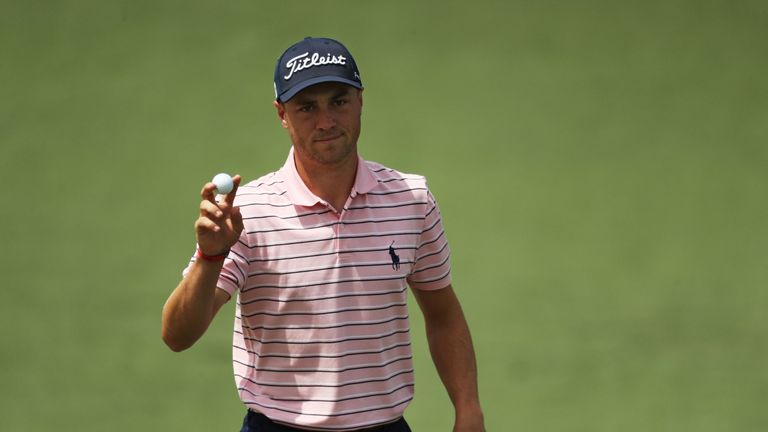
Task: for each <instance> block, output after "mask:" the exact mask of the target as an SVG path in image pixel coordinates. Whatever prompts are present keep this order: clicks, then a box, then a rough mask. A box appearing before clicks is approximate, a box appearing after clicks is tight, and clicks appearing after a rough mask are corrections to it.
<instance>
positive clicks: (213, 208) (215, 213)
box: [200, 200, 224, 219]
mask: <svg viewBox="0 0 768 432" xmlns="http://www.w3.org/2000/svg"><path fill="white" fill-rule="evenodd" d="M200 216H202V217H209V218H211V219H221V218H222V217H224V212H223V211H222V209H221V208H219V206H218V205H216V204H215V203H212V202H210V201H206V200H203V201H200Z"/></svg>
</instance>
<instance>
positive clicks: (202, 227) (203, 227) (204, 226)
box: [195, 217, 221, 233]
mask: <svg viewBox="0 0 768 432" xmlns="http://www.w3.org/2000/svg"><path fill="white" fill-rule="evenodd" d="M195 231H197V232H198V233H203V232H205V231H213V232H219V231H221V227H220V226H219V224H217V223H216V222H214V221H212V220H210V219H208V218H207V217H200V218H198V219H197V221H195Z"/></svg>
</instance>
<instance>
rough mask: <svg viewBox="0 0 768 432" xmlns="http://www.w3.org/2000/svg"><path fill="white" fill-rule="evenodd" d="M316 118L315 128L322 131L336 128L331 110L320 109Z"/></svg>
mask: <svg viewBox="0 0 768 432" xmlns="http://www.w3.org/2000/svg"><path fill="white" fill-rule="evenodd" d="M317 115H318V117H317V128H318V129H322V130H327V129H331V128H332V127H334V126H336V119H335V118H334V117H333V113H331V110H329V109H327V108H325V109H320V110H319V112H318V114H317Z"/></svg>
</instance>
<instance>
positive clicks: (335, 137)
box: [315, 134, 342, 142]
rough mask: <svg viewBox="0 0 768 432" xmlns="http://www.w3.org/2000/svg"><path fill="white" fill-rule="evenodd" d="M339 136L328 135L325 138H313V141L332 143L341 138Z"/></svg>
mask: <svg viewBox="0 0 768 432" xmlns="http://www.w3.org/2000/svg"><path fill="white" fill-rule="evenodd" d="M341 136H342V135H341V134H339V135H329V136H325V137H319V138H315V141H318V142H327V141H334V140H337V139H339V138H341Z"/></svg>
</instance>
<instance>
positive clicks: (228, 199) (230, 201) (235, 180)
mask: <svg viewBox="0 0 768 432" xmlns="http://www.w3.org/2000/svg"><path fill="white" fill-rule="evenodd" d="M240 180H242V177H240V174H236V175H235V176H234V177H232V183H233V184H234V186H233V187H232V190H231V191H230V192H229V193H228V194H227V196H226V198H224V201H225V202H226V203H227V205H229V206H230V207H231V206H232V205H233V204H234V202H235V195H237V188H238V187H239V186H240Z"/></svg>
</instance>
